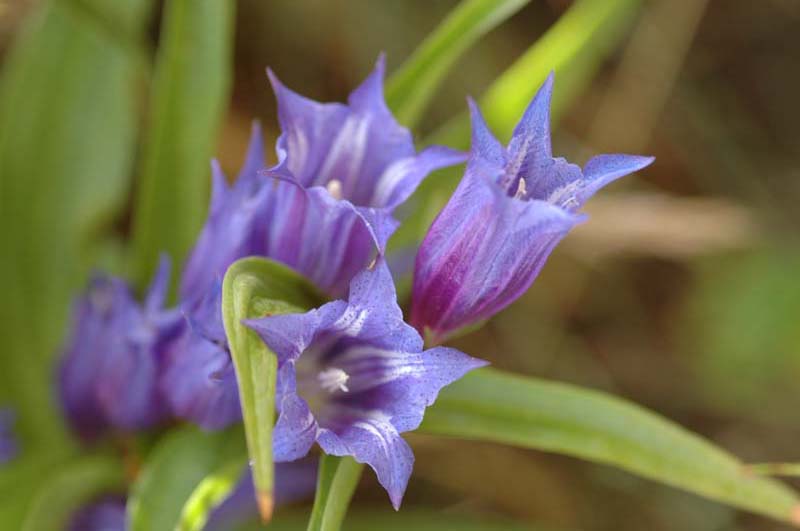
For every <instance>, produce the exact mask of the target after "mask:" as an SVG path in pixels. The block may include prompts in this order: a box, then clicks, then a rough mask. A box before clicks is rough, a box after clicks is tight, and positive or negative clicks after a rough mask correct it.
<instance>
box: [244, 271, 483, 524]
mask: <svg viewBox="0 0 800 531" xmlns="http://www.w3.org/2000/svg"><path fill="white" fill-rule="evenodd" d="M246 324H247V325H248V326H250V327H251V328H252V329H253V330H255V331H256V332H257V333H258V334H259V336H260V337H261V338H262V339H263V340H264V342H265V343H266V344H267V346H269V348H270V349H271V350H272V351H273V352H275V353H276V355H277V356H278V382H277V390H276V398H275V404H276V408H277V409H278V421H277V423H276V425H275V431H274V433H273V437H274V439H273V442H274V446H273V451H274V458H275V460H276V461H292V460H295V459H298V458H300V457H303V456H304V455H306V454H307V453H308V451H309V450H310V448H311V446H312V445H313V444H314V442H317V443H319V445H320V447H322V449H323V450H324V451H325V452H326V453H328V454H332V455H339V456H343V455H351V456H353V457H354V458H355V459H356V461H358V462H361V463H367V464H368V465H369V466H371V467H372V468H373V469H374V470H375V472H376V473H377V476H378V480H379V481H380V483H381V485H383V486H384V488H386V490H387V491H388V493H389V497H390V499H391V501H392V504H393V505H394V507H395V508H398V507H399V505H400V502H401V500H402V497H403V493H404V492H405V489H406V485H407V483H408V479H409V476H410V475H411V468H412V466H413V462H414V455H413V453H412V452H411V448H410V447H409V446H408V444H407V443H406V442H405V440H403V438H402V437H401V436H400V434H401V433H403V432H406V431H411V430H414V429H416V428H417V427H418V426H419V424H420V422H421V421H422V417H423V415H424V412H425V408H426V407H427V406H429V405H431V404H433V402H434V401H435V400H436V397H437V395H438V393H439V390H440V389H441V388H442V387H444V386H446V385H448V384H450V383H452V382H453V381H455V380H458V379H459V378H461V377H462V376H463V375H464V374H466V373H467V372H469V371H470V370H472V369H475V368H477V367H481V366H483V365H485V362H484V361H481V360H477V359H474V358H471V357H469V356H467V355H466V354H463V353H461V352H459V351H458V350H455V349H451V348H445V347H436V348H432V349H429V350H426V351H423V350H422V348H423V346H422V338H421V337H420V336H419V334H418V333H417V332H416V331H415V330H414V329H413V328H412V327H410V326H408V325H407V324H406V323H404V322H403V315H402V312H401V310H400V307H399V306H398V305H397V302H396V294H395V288H394V283H393V282H392V278H391V274H390V273H389V269H388V268H387V267H386V263H385V261H384V260H383V259H378V261H377V263H376V264H375V266H374V267H373V269H371V270H370V269H367V270H364V271H363V272H361V273H359V274H358V275H356V276H355V277H354V278H353V280H352V282H351V283H350V294H349V298H348V300H347V301H346V302H345V301H341V300H337V301H334V302H330V303H327V304H325V305H323V306H321V307H320V308H318V309H315V310H311V311H309V312H307V313H304V314H288V315H276V316H272V317H265V318H262V319H254V320H249V321H246Z"/></svg>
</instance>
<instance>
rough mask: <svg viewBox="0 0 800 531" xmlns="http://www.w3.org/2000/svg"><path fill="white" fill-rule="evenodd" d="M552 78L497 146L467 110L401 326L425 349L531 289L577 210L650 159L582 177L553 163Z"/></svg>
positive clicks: (604, 161) (590, 169)
mask: <svg viewBox="0 0 800 531" xmlns="http://www.w3.org/2000/svg"><path fill="white" fill-rule="evenodd" d="M552 87H553V77H552V75H551V76H550V77H548V79H547V81H545V83H544V85H543V86H542V88H541V89H540V90H539V92H538V93H537V94H536V96H535V97H534V99H533V101H532V102H531V104H530V106H529V107H528V109H527V110H526V111H525V114H524V115H523V117H522V120H521V121H520V122H519V124H518V125H517V127H516V129H515V130H514V133H513V135H512V138H511V141H510V143H509V144H508V146H507V147H503V146H502V145H501V144H500V143H499V142H498V141H497V140H496V139H495V138H494V136H493V135H492V133H491V132H490V131H489V130H488V128H487V126H486V123H485V122H484V120H483V117H482V116H481V114H480V111H479V110H478V108H477V106H476V105H475V103H474V102H472V101H470V108H471V114H472V150H471V153H470V159H469V161H468V163H467V169H466V172H465V174H464V177H463V179H462V181H461V183H460V184H459V186H458V188H457V189H456V191H455V193H454V194H453V196H452V197H451V198H450V200H449V202H448V203H447V205H446V206H445V207H444V209H443V210H442V211H441V212H440V213H439V215H438V217H437V218H436V220H435V221H434V222H433V224H432V226H431V228H430V229H429V231H428V234H427V235H426V236H425V239H424V241H423V243H422V245H421V247H420V250H419V252H418V254H417V258H416V264H415V270H414V286H413V299H412V310H411V323H412V324H413V325H414V327H415V328H416V329H417V330H419V331H420V333H424V334H426V335H427V336H428V337H429V339H431V340H433V342H434V343H437V342H440V341H442V340H443V339H444V338H446V337H447V336H449V335H451V334H452V333H453V332H455V331H457V330H459V329H461V328H464V327H467V326H470V325H472V324H475V323H477V322H479V321H482V320H484V319H487V318H489V317H491V316H492V315H494V314H495V313H497V312H499V311H500V310H502V309H503V308H505V307H506V306H508V305H509V304H511V303H512V302H513V301H514V300H516V299H517V298H518V297H519V296H520V295H522V294H523V293H524V292H525V291H526V290H527V289H528V288H529V287H530V285H531V284H532V283H533V281H534V279H535V278H536V276H537V275H538V274H539V271H540V270H541V269H542V267H543V266H544V264H545V261H546V260H547V257H548V256H549V254H550V252H551V251H552V250H553V248H554V247H555V246H556V244H558V242H559V241H561V239H562V238H564V236H566V234H567V233H568V232H569V231H570V229H572V227H574V226H575V225H576V224H577V223H579V222H581V221H582V220H583V218H584V216H582V215H581V214H579V213H578V210H579V209H580V208H581V207H582V206H583V204H584V203H585V202H586V201H587V200H588V199H589V198H590V197H591V196H592V195H593V194H594V193H595V192H596V191H597V190H599V189H600V188H602V187H603V186H605V185H606V184H608V183H610V182H611V181H613V180H615V179H617V178H619V177H622V176H624V175H627V174H629V173H632V172H635V171H637V170H640V169H642V168H644V167H645V166H647V165H649V164H650V163H651V162H652V161H653V159H652V158H651V157H640V156H633V155H600V156H597V157H594V158H592V159H591V160H590V161H589V162H588V163H587V164H586V166H584V168H583V170H581V168H580V167H578V166H576V165H575V164H571V163H569V162H567V161H566V160H565V159H563V158H553V156H552V152H551V145H550V123H549V119H550V96H551V93H552Z"/></svg>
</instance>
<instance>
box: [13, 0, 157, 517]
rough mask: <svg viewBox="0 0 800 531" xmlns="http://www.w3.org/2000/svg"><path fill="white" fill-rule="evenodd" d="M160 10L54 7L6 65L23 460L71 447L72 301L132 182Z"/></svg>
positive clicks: (144, 0)
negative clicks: (59, 405) (67, 335)
mask: <svg viewBox="0 0 800 531" xmlns="http://www.w3.org/2000/svg"><path fill="white" fill-rule="evenodd" d="M150 4H151V2H150V0H131V1H129V2H125V6H124V8H112V7H110V4H109V3H101V2H97V1H95V2H85V1H84V2H75V1H66V0H53V1H49V2H43V3H41V5H40V6H39V7H38V8H36V9H34V10H33V11H32V12H31V14H30V16H29V18H28V19H27V20H26V22H25V24H24V27H23V28H22V29H21V31H20V34H19V37H18V39H17V41H16V42H15V44H14V46H13V47H12V49H11V50H10V51H9V53H8V54H7V56H6V57H5V64H4V69H3V72H2V80H0V226H2V227H3V229H2V236H1V237H0V238H1V240H2V241H0V276H2V278H3V279H5V284H4V290H3V296H2V300H0V337H2V338H3V352H2V356H1V357H0V365H1V369H2V370H0V380H2V381H0V403H2V402H5V401H6V400H13V401H14V405H15V407H16V408H17V409H18V413H19V414H18V418H19V428H20V432H21V435H22V437H23V439H24V440H23V443H22V446H23V448H24V449H25V455H24V456H23V457H22V458H23V459H27V458H31V459H34V460H35V459H37V458H36V457H34V456H33V454H34V453H35V452H36V451H37V445H39V446H42V449H43V450H44V451H46V452H50V453H59V452H61V453H64V452H65V451H68V446H69V444H68V443H67V442H65V440H64V439H65V434H64V432H63V430H62V425H61V421H60V419H59V416H58V414H57V412H56V411H55V409H54V407H53V404H52V396H53V391H52V375H53V369H52V359H53V354H54V353H55V352H54V351H55V350H56V349H57V346H58V341H59V338H60V337H61V334H62V332H63V330H64V322H65V316H66V314H67V308H68V302H69V298H70V295H71V293H72V291H73V290H74V289H76V287H77V286H78V285H80V283H81V282H82V280H83V278H84V276H85V274H86V271H87V269H88V266H89V264H90V263H91V260H92V257H93V254H94V253H95V252H96V244H97V243H98V242H97V240H99V239H100V238H99V236H102V235H104V233H105V232H106V231H108V229H109V225H110V222H111V221H112V220H113V217H114V216H115V215H116V214H117V212H118V211H119V209H120V207H121V206H122V203H123V201H124V196H125V192H126V191H127V189H128V186H129V177H130V171H131V166H132V159H133V153H134V151H135V143H136V126H137V115H138V109H137V100H138V99H139V95H140V94H139V90H138V89H139V86H140V81H141V78H142V77H143V74H144V70H145V66H146V63H145V61H144V55H143V53H142V52H143V48H144V46H143V38H142V37H143V32H144V24H145V22H146V20H147V16H148V13H149V11H150V9H149V8H150ZM115 5H116V3H115ZM107 7H109V8H108V9H106V8H107ZM111 27H117V28H121V29H122V31H119V32H115V31H111V30H110V29H109V28H111ZM20 503H21V504H23V505H24V500H20Z"/></svg>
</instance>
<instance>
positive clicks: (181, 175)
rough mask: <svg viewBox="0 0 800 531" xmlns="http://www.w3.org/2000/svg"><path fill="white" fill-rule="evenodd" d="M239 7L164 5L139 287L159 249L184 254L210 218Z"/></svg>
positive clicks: (136, 218)
mask: <svg viewBox="0 0 800 531" xmlns="http://www.w3.org/2000/svg"><path fill="white" fill-rule="evenodd" d="M234 6H235V3H234V2H219V1H217V0H169V1H168V2H167V3H166V7H165V14H164V21H163V30H162V34H161V45H160V46H159V50H158V54H157V58H156V66H155V74H154V78H153V84H152V90H151V106H150V112H149V117H150V119H149V122H150V124H151V126H150V128H149V129H148V130H147V134H146V136H145V142H144V146H143V161H142V166H141V179H140V182H139V183H138V185H139V186H138V190H137V193H136V196H135V202H134V213H133V264H132V266H133V271H134V275H133V278H136V279H137V280H138V282H139V285H141V286H144V285H145V284H146V283H147V282H148V281H149V279H150V277H151V275H152V273H153V271H154V270H155V267H156V264H157V262H158V256H159V254H160V253H162V252H165V253H167V254H169V255H170V256H171V257H172V259H173V260H175V261H181V260H183V258H184V256H185V254H186V252H187V251H188V250H189V248H190V246H191V244H192V242H193V241H194V239H195V237H196V235H197V232H198V231H199V229H200V226H201V225H202V222H203V217H204V216H205V212H206V204H207V196H208V186H209V182H210V181H209V179H208V162H209V160H210V159H211V157H212V154H213V150H214V144H215V142H216V137H217V131H218V128H219V125H220V123H221V120H222V117H223V114H224V112H225V108H226V103H227V99H228V92H229V86H230V71H231V62H232V35H233V10H234ZM167 227H168V228H169V230H165V228H167Z"/></svg>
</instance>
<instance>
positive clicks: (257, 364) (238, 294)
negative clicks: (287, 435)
mask: <svg viewBox="0 0 800 531" xmlns="http://www.w3.org/2000/svg"><path fill="white" fill-rule="evenodd" d="M318 301H319V297H318V296H317V295H316V293H315V292H314V289H313V287H311V286H310V285H309V284H308V281H306V280H305V278H303V277H302V276H300V275H299V274H297V273H295V272H294V271H292V270H291V269H289V268H288V267H286V266H284V265H282V264H279V263H277V262H273V261H271V260H267V259H264V258H244V259H242V260H239V261H237V262H235V263H234V264H232V265H231V266H230V267H229V268H228V271H227V272H226V273H225V279H224V280H223V283H222V318H223V321H224V323H225V334H226V335H227V338H228V346H229V348H230V351H231V358H232V359H233V364H234V367H235V369H236V381H237V383H238V386H239V401H240V403H241V405H242V416H243V417H244V429H245V435H246V436H247V448H248V451H249V454H250V462H251V464H252V467H253V482H254V483H255V486H256V497H257V501H258V506H259V510H260V512H261V515H262V517H263V518H264V520H269V518H270V517H271V514H272V505H273V491H272V487H273V479H274V478H273V475H274V470H273V469H274V467H273V463H272V428H273V425H274V424H275V379H276V376H277V366H278V361H277V357H276V356H275V354H274V353H272V352H271V351H270V350H269V349H268V348H267V346H266V345H265V344H264V342H263V341H261V339H260V338H259V337H258V335H256V333H255V332H253V331H252V330H250V329H249V328H248V327H246V326H245V325H243V324H242V320H243V319H248V318H255V317H263V316H265V315H275V314H281V313H292V312H300V311H305V310H306V309H308V308H311V307H313V306H315V305H316V302H318Z"/></svg>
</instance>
